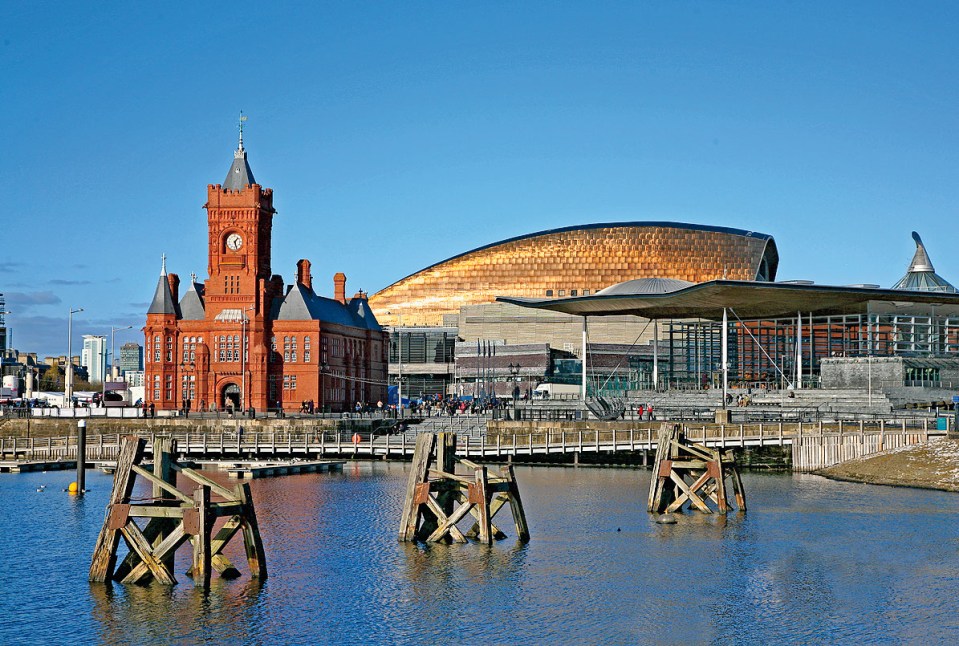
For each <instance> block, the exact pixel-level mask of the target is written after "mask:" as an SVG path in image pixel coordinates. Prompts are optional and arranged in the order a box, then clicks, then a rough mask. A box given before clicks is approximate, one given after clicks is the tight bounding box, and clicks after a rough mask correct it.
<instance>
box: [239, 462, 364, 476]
mask: <svg viewBox="0 0 959 646" xmlns="http://www.w3.org/2000/svg"><path fill="white" fill-rule="evenodd" d="M344 464H346V460H314V461H310V462H251V463H250V464H247V465H242V466H236V467H233V468H231V469H227V470H226V471H227V473H229V474H230V477H231V478H243V479H246V480H252V479H254V478H272V477H275V476H285V475H293V474H297V473H320V472H324V471H332V470H335V469H342V468H343V465H344Z"/></svg>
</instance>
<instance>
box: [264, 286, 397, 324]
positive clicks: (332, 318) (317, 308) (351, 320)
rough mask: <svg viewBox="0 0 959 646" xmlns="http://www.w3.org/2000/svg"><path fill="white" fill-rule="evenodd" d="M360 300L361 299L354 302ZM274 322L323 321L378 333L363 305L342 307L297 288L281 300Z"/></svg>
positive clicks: (368, 311) (373, 320)
mask: <svg viewBox="0 0 959 646" xmlns="http://www.w3.org/2000/svg"><path fill="white" fill-rule="evenodd" d="M354 300H361V299H354ZM274 318H275V320H277V321H310V320H312V321H323V322H325V323H334V324H337V325H347V326H350V327H358V328H363V329H366V330H379V329H380V325H379V323H377V321H376V317H374V316H373V313H372V312H371V311H370V308H369V306H368V305H366V304H365V303H362V304H358V305H356V306H352V302H351V304H349V305H343V304H342V303H340V302H339V301H337V300H334V299H332V298H326V297H324V296H318V295H317V294H316V293H315V292H314V291H313V290H311V289H307V288H306V287H305V286H303V285H301V284H299V283H298V284H296V285H294V286H293V287H291V288H290V291H289V292H288V293H287V295H286V296H285V297H284V298H283V299H282V301H281V302H280V304H279V307H277V308H276V311H275V314H274Z"/></svg>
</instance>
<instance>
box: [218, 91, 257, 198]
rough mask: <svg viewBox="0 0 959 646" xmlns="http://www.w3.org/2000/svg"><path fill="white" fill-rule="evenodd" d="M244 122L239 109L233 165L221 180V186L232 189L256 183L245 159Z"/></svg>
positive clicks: (237, 189)
mask: <svg viewBox="0 0 959 646" xmlns="http://www.w3.org/2000/svg"><path fill="white" fill-rule="evenodd" d="M245 122H246V115H245V114H243V110H240V118H239V120H238V121H237V127H238V128H239V130H240V141H239V143H238V144H237V147H236V152H235V153H233V165H232V166H230V171H229V172H228V173H227V174H226V179H225V180H223V188H227V189H230V190H233V191H242V190H243V189H244V188H246V187H247V186H249V185H250V184H256V180H255V179H253V171H252V170H250V163H249V162H248V161H247V160H246V150H244V149H243V124H244V123H245Z"/></svg>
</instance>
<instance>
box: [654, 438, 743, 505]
mask: <svg viewBox="0 0 959 646" xmlns="http://www.w3.org/2000/svg"><path fill="white" fill-rule="evenodd" d="M681 428H682V427H681V426H680V425H679V424H669V423H664V424H663V425H662V426H661V427H660V429H659V438H658V440H657V446H656V458H655V460H654V461H653V474H652V479H651V480H650V484H649V504H648V506H647V511H649V512H651V513H656V514H669V513H671V512H674V511H679V510H680V509H682V507H683V506H684V505H685V504H686V503H687V502H688V503H690V506H691V507H694V508H696V509H698V510H699V511H701V512H703V513H704V514H711V513H713V510H712V508H711V507H710V506H709V503H710V502H712V503H713V504H714V505H715V506H716V507H717V510H718V511H719V513H721V514H725V513H726V512H728V511H729V510H730V509H731V507H730V505H729V502H728V500H727V498H726V481H727V480H728V481H729V482H730V484H731V485H732V488H733V492H734V494H735V497H736V505H737V506H738V507H739V511H746V495H745V492H744V491H743V483H742V479H740V477H739V469H738V468H737V467H736V458H735V457H734V456H733V454H732V452H731V451H726V452H724V451H723V450H722V449H718V448H709V447H707V446H706V445H705V444H697V443H695V442H691V441H689V440H687V439H686V438H685V436H683V434H682V432H681Z"/></svg>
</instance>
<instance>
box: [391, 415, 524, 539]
mask: <svg viewBox="0 0 959 646" xmlns="http://www.w3.org/2000/svg"><path fill="white" fill-rule="evenodd" d="M433 465H435V467H434V468H431V466H433ZM457 465H462V466H464V467H466V468H467V469H470V470H471V472H472V473H471V475H472V477H469V476H467V475H464V474H458V473H456V467H457ZM507 504H509V506H510V510H511V511H512V514H513V521H514V525H515V526H516V533H517V535H518V538H519V540H521V541H524V542H525V541H528V540H529V527H528V525H527V523H526V513H525V511H524V510H523V503H522V501H521V499H520V496H519V487H518V485H517V483H516V476H515V473H514V471H513V467H512V465H507V467H506V473H505V474H504V473H500V472H498V471H494V470H492V469H489V468H488V467H485V466H481V465H478V464H476V463H474V462H471V461H470V460H467V459H465V458H457V457H456V436H455V434H453V433H440V434H439V435H438V436H436V435H434V434H432V433H421V434H420V435H419V436H418V437H417V442H416V450H415V452H414V453H413V464H412V466H411V468H410V476H409V478H408V480H407V486H406V498H405V502H404V504H403V511H402V515H401V518H400V531H399V538H400V540H401V541H415V540H423V541H426V542H430V543H434V542H439V541H452V542H459V543H463V542H466V541H467V539H468V538H473V539H476V540H478V541H479V542H480V543H483V544H487V545H488V544H491V543H492V542H493V540H497V539H502V538H505V537H506V534H505V532H503V531H502V530H500V529H499V528H498V527H497V526H496V525H495V524H494V523H493V518H494V517H495V516H496V514H497V512H499V511H500V510H501V509H502V508H503V507H504V506H506V505H507ZM467 516H472V518H473V520H474V523H473V525H472V528H471V529H470V530H469V531H468V532H466V533H465V534H464V533H463V532H461V531H460V530H459V528H458V527H457V523H459V522H460V521H462V520H463V519H465V518H466V517H467Z"/></svg>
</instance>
